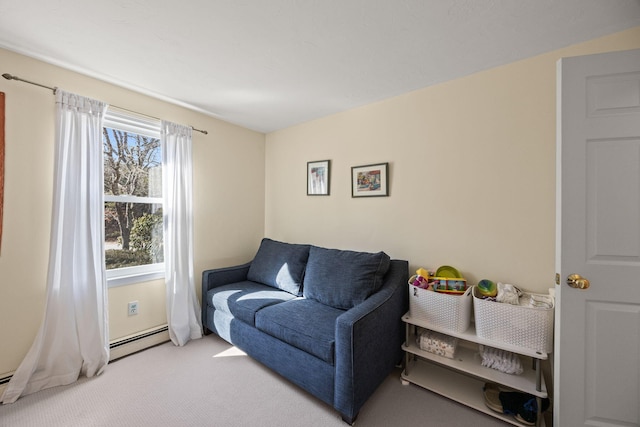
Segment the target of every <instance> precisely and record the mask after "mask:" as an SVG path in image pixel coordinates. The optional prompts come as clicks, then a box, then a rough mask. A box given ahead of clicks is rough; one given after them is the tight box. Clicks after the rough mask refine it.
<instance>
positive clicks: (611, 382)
mask: <svg viewBox="0 0 640 427" xmlns="http://www.w3.org/2000/svg"><path fill="white" fill-rule="evenodd" d="M558 91H559V92H558V101H559V103H558V114H559V116H558V125H557V126H558V141H557V144H558V157H557V167H558V169H557V177H556V179H557V182H558V183H557V191H558V199H557V209H558V217H557V235H556V241H557V247H556V257H557V259H556V268H557V270H556V271H557V272H558V273H559V277H557V279H559V280H557V282H559V283H557V286H556V291H557V292H556V294H557V296H558V301H557V311H556V338H555V339H556V342H555V356H554V362H555V363H554V373H555V375H554V381H555V382H554V396H555V397H554V405H553V406H554V426H556V427H576V426H640V50H633V51H625V52H614V53H606V54H600V55H588V56H581V57H574V58H566V59H562V60H561V61H560V62H559V66H558ZM571 274H578V275H580V276H582V277H584V278H586V279H587V280H589V282H590V286H589V287H588V288H587V289H578V288H573V287H570V286H569V285H568V284H567V276H569V275H571ZM581 284H586V283H585V282H582V281H580V280H578V281H577V285H578V286H580V285H581Z"/></svg>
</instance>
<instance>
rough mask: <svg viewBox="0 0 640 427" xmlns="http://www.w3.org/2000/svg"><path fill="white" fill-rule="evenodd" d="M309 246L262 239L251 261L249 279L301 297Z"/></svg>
mask: <svg viewBox="0 0 640 427" xmlns="http://www.w3.org/2000/svg"><path fill="white" fill-rule="evenodd" d="M308 257H309V245H301V244H294V243H283V242H278V241H276V240H271V239H268V238H264V239H262V242H261V243H260V248H259V249H258V252H257V253H256V256H255V257H254V258H253V261H251V266H250V267H249V272H248V273H247V279H249V280H252V281H254V282H258V283H264V284H265V285H269V286H273V287H274V288H277V289H282V290H283V291H287V292H289V293H291V294H293V295H296V296H301V295H302V292H301V289H300V287H301V286H302V279H303V277H304V270H305V266H306V264H307V258H308Z"/></svg>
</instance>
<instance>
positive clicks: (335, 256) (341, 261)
mask: <svg viewBox="0 0 640 427" xmlns="http://www.w3.org/2000/svg"><path fill="white" fill-rule="evenodd" d="M390 262H391V261H390V258H389V255H387V254H385V253H384V252H378V253H369V252H354V251H344V250H338V249H325V248H319V247H316V246H311V249H310V251H309V260H308V261H307V271H306V273H305V278H304V286H303V293H304V296H305V298H310V299H313V300H316V301H318V302H321V303H323V304H326V305H328V306H331V307H335V308H340V309H342V310H348V309H350V308H352V307H354V306H356V305H357V304H359V303H361V302H363V301H364V300H365V299H367V298H368V297H369V296H370V295H371V294H373V293H374V292H376V291H377V290H378V289H380V287H381V286H382V281H383V278H384V275H385V274H386V272H387V270H388V269H389V264H390Z"/></svg>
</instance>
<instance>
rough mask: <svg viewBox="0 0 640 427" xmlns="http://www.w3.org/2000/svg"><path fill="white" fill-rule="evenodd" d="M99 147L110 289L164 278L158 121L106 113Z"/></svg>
mask: <svg viewBox="0 0 640 427" xmlns="http://www.w3.org/2000/svg"><path fill="white" fill-rule="evenodd" d="M102 142H103V144H102V145H103V159H104V228H105V268H106V271H107V281H108V282H109V286H118V285H124V284H129V283H135V282H139V281H144V280H150V279H154V278H159V277H163V276H164V247H163V235H162V151H161V150H162V148H161V146H160V121H159V120H155V119H151V118H149V117H145V116H140V115H137V114H135V113H131V112H128V111H122V110H118V109H113V108H112V107H110V108H109V110H108V111H107V113H106V115H105V120H104V128H103V132H102Z"/></svg>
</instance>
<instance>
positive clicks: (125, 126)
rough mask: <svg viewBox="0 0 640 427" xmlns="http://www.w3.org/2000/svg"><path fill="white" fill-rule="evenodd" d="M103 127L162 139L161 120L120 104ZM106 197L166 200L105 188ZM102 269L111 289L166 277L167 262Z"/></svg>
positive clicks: (108, 199)
mask: <svg viewBox="0 0 640 427" xmlns="http://www.w3.org/2000/svg"><path fill="white" fill-rule="evenodd" d="M102 126H103V127H104V128H111V129H117V130H122V131H126V132H131V133H135V134H138V135H143V136H148V137H151V138H157V139H161V129H162V122H161V121H160V120H159V119H155V118H153V117H148V116H143V115H141V114H137V113H134V112H132V111H128V110H124V109H120V108H117V107H112V106H109V107H108V108H107V111H106V113H105V116H104V120H103V124H102ZM103 197H104V200H103V206H104V205H105V204H106V203H107V202H125V203H127V202H131V203H149V204H159V205H163V202H164V200H163V197H141V196H131V195H121V196H114V195H107V194H104V189H103ZM103 216H104V214H103ZM103 229H104V224H103ZM163 240H164V236H163ZM103 252H104V248H103ZM103 268H104V271H105V275H106V279H107V286H108V287H109V288H112V287H117V286H124V285H131V284H135V283H141V282H148V281H151V280H157V279H164V278H165V264H164V262H161V263H153V264H145V265H137V266H132V267H122V268H113V269H107V267H106V265H103Z"/></svg>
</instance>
